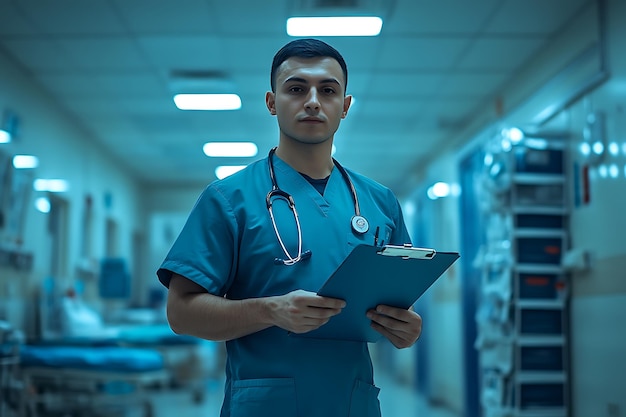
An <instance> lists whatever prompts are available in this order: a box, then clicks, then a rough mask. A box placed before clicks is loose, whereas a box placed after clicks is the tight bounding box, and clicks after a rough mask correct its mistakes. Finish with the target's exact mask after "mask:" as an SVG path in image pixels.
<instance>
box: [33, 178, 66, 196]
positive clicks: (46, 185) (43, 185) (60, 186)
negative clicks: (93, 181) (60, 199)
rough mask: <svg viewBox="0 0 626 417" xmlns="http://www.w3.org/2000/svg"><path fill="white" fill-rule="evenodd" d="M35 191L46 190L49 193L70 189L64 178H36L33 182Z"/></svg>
mask: <svg viewBox="0 0 626 417" xmlns="http://www.w3.org/2000/svg"><path fill="white" fill-rule="evenodd" d="M33 188H34V189H35V191H48V192H51V193H63V192H65V191H68V190H69V189H70V185H69V183H68V182H67V181H66V180H61V179H44V178H38V179H36V180H35V181H34V182H33Z"/></svg>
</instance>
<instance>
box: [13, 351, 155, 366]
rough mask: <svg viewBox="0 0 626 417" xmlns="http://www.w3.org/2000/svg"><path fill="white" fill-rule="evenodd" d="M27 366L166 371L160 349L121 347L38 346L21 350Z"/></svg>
mask: <svg viewBox="0 0 626 417" xmlns="http://www.w3.org/2000/svg"><path fill="white" fill-rule="evenodd" d="M20 361H21V365H22V366H23V367H47V368H66V369H67V368H71V369H80V370H97V371H110V372H146V371H158V370H161V369H163V367H164V362H163V356H162V355H161V354H160V353H159V352H158V351H156V350H152V349H138V348H125V347H118V346H95V347H88V346H44V345H42V346H38V345H25V346H22V347H21V349H20Z"/></svg>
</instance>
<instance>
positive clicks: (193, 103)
mask: <svg viewBox="0 0 626 417" xmlns="http://www.w3.org/2000/svg"><path fill="white" fill-rule="evenodd" d="M174 103H175V104H176V107H178V108H179V109H181V110H238V109H240V108H241V98H239V96H238V95H237V94H176V95H175V96H174Z"/></svg>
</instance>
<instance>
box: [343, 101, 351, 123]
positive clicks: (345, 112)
mask: <svg viewBox="0 0 626 417" xmlns="http://www.w3.org/2000/svg"><path fill="white" fill-rule="evenodd" d="M351 104H352V96H345V97H344V98H343V112H342V113H341V118H342V119H345V117H346V116H347V115H348V110H349V109H350V105H351Z"/></svg>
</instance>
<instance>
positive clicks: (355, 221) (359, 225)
mask: <svg viewBox="0 0 626 417" xmlns="http://www.w3.org/2000/svg"><path fill="white" fill-rule="evenodd" d="M351 223H352V230H354V231H355V232H356V233H358V234H360V235H362V234H364V233H367V231H368V230H369V228H370V224H369V222H368V221H367V219H366V218H365V217H363V216H359V215H355V216H352V220H351Z"/></svg>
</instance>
